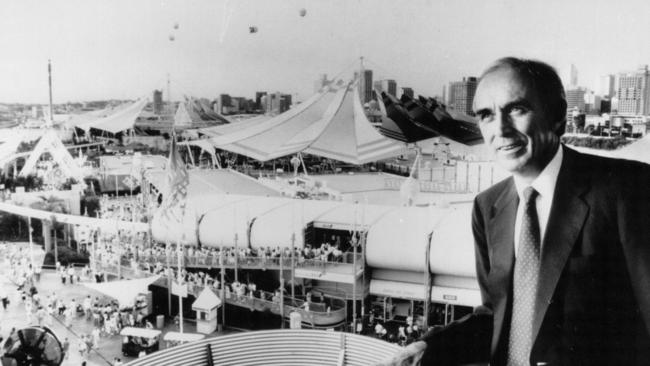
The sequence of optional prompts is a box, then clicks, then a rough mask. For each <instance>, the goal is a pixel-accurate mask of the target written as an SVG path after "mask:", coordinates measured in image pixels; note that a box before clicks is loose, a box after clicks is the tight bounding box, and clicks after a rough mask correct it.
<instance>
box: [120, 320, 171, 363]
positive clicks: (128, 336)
mask: <svg viewBox="0 0 650 366" xmlns="http://www.w3.org/2000/svg"><path fill="white" fill-rule="evenodd" d="M160 333H161V332H160V331H159V330H155V329H146V328H134V327H125V328H122V331H120V335H121V336H122V354H123V355H124V356H130V357H137V356H138V355H139V354H140V352H142V351H144V352H145V353H146V354H149V353H151V352H155V351H158V349H159V347H160V345H159V342H160V339H159V337H160Z"/></svg>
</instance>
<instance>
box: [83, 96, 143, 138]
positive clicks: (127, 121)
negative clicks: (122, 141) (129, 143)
mask: <svg viewBox="0 0 650 366" xmlns="http://www.w3.org/2000/svg"><path fill="white" fill-rule="evenodd" d="M146 105H147V99H146V98H142V99H140V100H138V101H135V102H133V103H132V104H131V105H129V106H127V107H124V108H118V109H117V110H116V111H115V113H112V114H109V115H107V116H104V117H100V118H98V119H88V120H85V121H84V120H81V121H80V122H79V123H77V124H75V125H76V126H77V127H79V128H81V129H83V130H85V131H88V130H89V129H90V128H96V129H98V130H102V131H106V132H110V133H118V132H120V131H124V130H128V129H130V128H133V125H134V124H135V120H136V119H137V118H138V116H139V115H140V113H142V110H143V109H144V107H145V106H146Z"/></svg>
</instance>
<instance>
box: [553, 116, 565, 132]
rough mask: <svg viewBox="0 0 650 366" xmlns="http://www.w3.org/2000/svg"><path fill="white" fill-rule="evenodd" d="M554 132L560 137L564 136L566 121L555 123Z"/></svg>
mask: <svg viewBox="0 0 650 366" xmlns="http://www.w3.org/2000/svg"><path fill="white" fill-rule="evenodd" d="M553 132H555V134H556V135H558V136H562V135H564V132H566V119H562V120H559V121H557V122H555V123H554V124H553Z"/></svg>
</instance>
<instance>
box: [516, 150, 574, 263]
mask: <svg viewBox="0 0 650 366" xmlns="http://www.w3.org/2000/svg"><path fill="white" fill-rule="evenodd" d="M562 156H563V153H562V146H561V145H560V146H559V147H558V149H557V152H556V153H555V156H553V159H551V161H550V162H549V163H548V164H547V165H546V167H545V168H544V170H542V172H541V173H540V174H539V176H537V178H535V180H533V182H532V183H531V184H530V185H528V184H526V183H525V182H523V181H522V180H521V179H519V178H517V177H516V176H515V177H513V178H514V180H515V187H516V189H517V194H518V195H519V206H518V207H517V217H516V219H515V238H514V239H515V240H514V243H515V257H516V256H517V248H519V233H520V232H521V219H522V217H523V215H524V209H525V204H526V202H525V199H524V190H525V189H526V188H527V187H529V186H531V187H533V188H534V189H535V190H536V191H537V193H538V195H537V198H536V200H535V205H536V208H537V219H538V220H539V231H540V245H541V243H543V242H544V234H545V233H546V225H547V223H548V217H549V215H550V213H551V203H553V195H554V194H555V185H556V183H557V177H558V175H559V174H560V167H561V166H562ZM540 250H541V247H540Z"/></svg>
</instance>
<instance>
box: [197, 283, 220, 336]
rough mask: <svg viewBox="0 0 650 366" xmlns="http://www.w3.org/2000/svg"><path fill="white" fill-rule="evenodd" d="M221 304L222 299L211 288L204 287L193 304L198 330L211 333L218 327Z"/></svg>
mask: <svg viewBox="0 0 650 366" xmlns="http://www.w3.org/2000/svg"><path fill="white" fill-rule="evenodd" d="M220 306H221V299H220V298H219V297H218V296H217V295H216V294H215V293H214V292H212V290H210V289H209V288H207V287H206V288H204V289H203V291H201V294H200V295H199V297H198V298H197V299H196V301H194V303H193V304H192V310H194V311H196V331H197V332H199V333H203V334H210V333H212V332H214V331H215V330H216V329H217V309H219V307H220Z"/></svg>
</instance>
